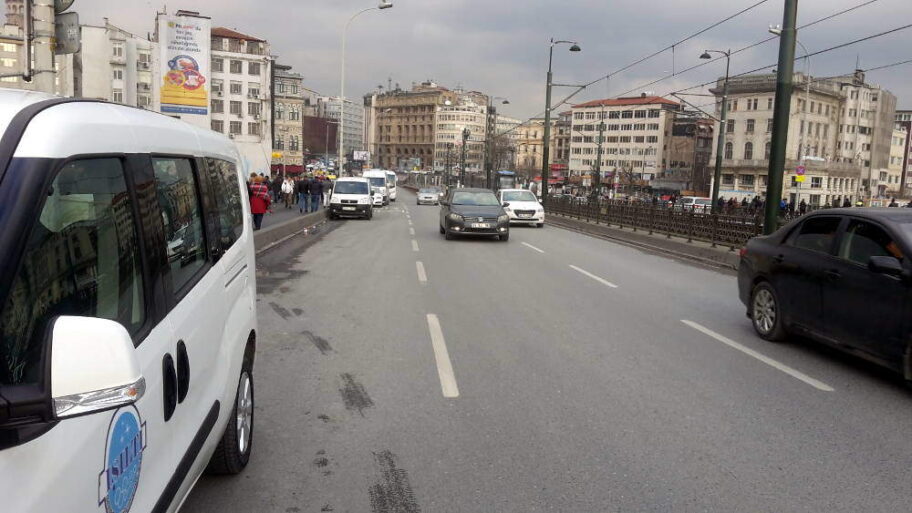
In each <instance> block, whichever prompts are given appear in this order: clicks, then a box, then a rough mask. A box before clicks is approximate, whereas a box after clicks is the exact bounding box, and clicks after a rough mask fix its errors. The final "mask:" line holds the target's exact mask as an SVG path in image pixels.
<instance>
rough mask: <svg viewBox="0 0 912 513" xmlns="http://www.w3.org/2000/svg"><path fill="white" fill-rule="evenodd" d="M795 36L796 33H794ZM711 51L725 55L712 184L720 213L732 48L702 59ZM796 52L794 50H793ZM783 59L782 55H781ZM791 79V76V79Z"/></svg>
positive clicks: (715, 207)
mask: <svg viewBox="0 0 912 513" xmlns="http://www.w3.org/2000/svg"><path fill="white" fill-rule="evenodd" d="M792 36H793V37H794V34H793V35H792ZM710 53H721V54H722V55H724V56H725V82H724V83H723V84H722V117H721V119H720V120H719V142H718V143H717V145H716V169H715V171H713V184H712V194H711V197H712V205H711V207H712V213H713V214H718V213H719V205H718V203H719V187H720V186H721V185H722V152H723V151H725V130H726V125H727V122H728V80H729V70H730V68H731V49H729V50H727V51H725V50H706V51H705V52H703V55H701V56H700V58H701V59H712V56H711V55H710ZM793 53H794V52H793ZM780 59H781V56H780ZM789 80H791V78H790V79H789Z"/></svg>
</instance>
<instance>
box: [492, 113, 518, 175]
mask: <svg viewBox="0 0 912 513" xmlns="http://www.w3.org/2000/svg"><path fill="white" fill-rule="evenodd" d="M521 125H522V120H520V119H516V118H511V117H509V116H501V115H498V116H497V121H496V123H495V124H494V144H495V147H494V169H496V170H504V169H506V170H511V171H515V170H516V151H517V141H519V131H518V130H517V128H518V127H519V126H521Z"/></svg>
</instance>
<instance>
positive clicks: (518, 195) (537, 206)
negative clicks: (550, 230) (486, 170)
mask: <svg viewBox="0 0 912 513" xmlns="http://www.w3.org/2000/svg"><path fill="white" fill-rule="evenodd" d="M497 194H498V196H499V197H500V202H501V204H503V209H504V212H506V213H507V215H508V216H510V224H534V225H535V226H538V227H539V228H541V227H542V226H544V225H545V209H544V208H542V206H541V203H539V202H538V198H536V197H535V194H533V193H532V191H529V190H526V189H501V190H500V191H498V192H497Z"/></svg>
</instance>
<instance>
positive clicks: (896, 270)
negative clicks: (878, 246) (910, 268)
mask: <svg viewBox="0 0 912 513" xmlns="http://www.w3.org/2000/svg"><path fill="white" fill-rule="evenodd" d="M868 270H869V271H871V272H875V273H879V274H886V275H888V276H900V275H902V274H903V266H902V262H900V261H899V259H897V258H894V257H891V256H872V257H871V259H870V260H868Z"/></svg>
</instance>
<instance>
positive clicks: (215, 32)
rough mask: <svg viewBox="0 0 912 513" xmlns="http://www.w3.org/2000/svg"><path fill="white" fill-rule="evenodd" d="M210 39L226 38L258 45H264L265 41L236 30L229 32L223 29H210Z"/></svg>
mask: <svg viewBox="0 0 912 513" xmlns="http://www.w3.org/2000/svg"><path fill="white" fill-rule="evenodd" d="M210 33H211V35H212V37H226V38H228V39H243V40H244V41H256V42H259V43H265V42H266V40H265V39H260V38H258V37H256V36H250V35H247V34H242V33H240V32H238V31H236V30H231V29H229V28H225V27H212V30H211V32H210Z"/></svg>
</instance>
